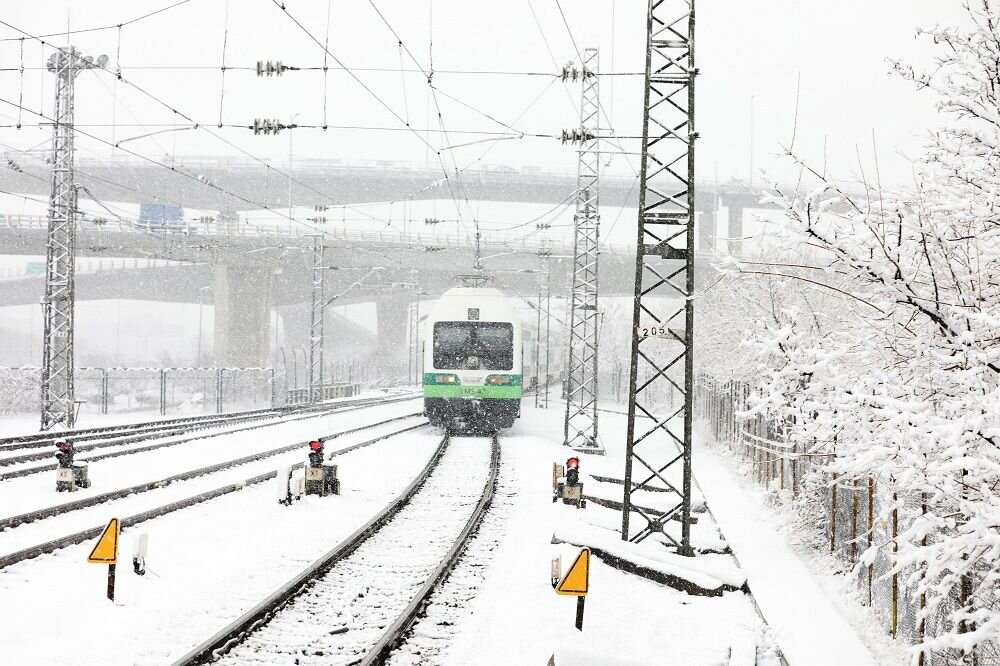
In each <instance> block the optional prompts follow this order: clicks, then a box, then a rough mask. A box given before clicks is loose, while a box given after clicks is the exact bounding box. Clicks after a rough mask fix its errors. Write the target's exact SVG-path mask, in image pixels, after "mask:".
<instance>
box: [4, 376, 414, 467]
mask: <svg viewBox="0 0 1000 666" xmlns="http://www.w3.org/2000/svg"><path fill="white" fill-rule="evenodd" d="M412 395H413V396H417V395H419V394H417V393H413V394H412ZM384 399H385V398H381V397H374V396H367V397H363V398H354V399H352V400H344V401H341V402H337V403H323V404H308V405H302V406H293V407H281V408H276V409H263V410H250V411H245V412H230V413H228V414H207V415H206V414H203V415H199V416H192V417H185V418H177V419H166V420H163V421H144V422H140V423H125V424H120V425H118V426H113V427H107V428H95V429H93V431H92V432H91V431H76V432H78V433H85V434H82V435H77V434H74V433H73V432H71V431H66V432H65V433H62V434H60V435H58V436H53V435H52V434H51V433H43V434H44V435H45V436H44V437H39V438H37V439H34V440H32V441H25V442H21V441H16V442H13V443H6V444H0V453H6V452H8V451H18V450H20V449H39V448H44V447H48V446H52V445H53V444H54V443H55V442H56V441H58V440H60V439H69V440H71V441H73V442H74V444H76V443H77V442H86V441H89V440H93V439H102V438H118V437H121V438H125V437H130V436H133V435H141V434H145V433H149V432H157V433H162V432H164V431H167V430H170V429H171V428H172V427H173V428H178V429H179V430H178V432H185V431H186V430H183V429H184V428H187V430H188V431H189V430H191V429H196V428H190V427H189V426H196V427H198V428H207V427H212V426H213V425H216V424H221V425H224V424H227V423H238V422H242V421H248V420H254V419H258V418H259V419H268V418H275V419H280V418H283V417H286V416H288V415H290V414H307V413H311V412H316V411H323V410H326V409H330V408H331V407H337V406H339V405H345V404H356V403H358V402H362V401H365V400H384ZM0 441H3V440H0ZM105 446H107V445H105ZM93 448H99V447H95V445H94V444H85V445H82V446H76V450H77V451H89V450H91V449H93ZM36 455H39V454H36ZM40 455H43V456H44V455H46V454H40ZM17 458H18V457H8V458H0V465H10V464H13V462H14V461H15V460H16V459H17ZM20 458H25V459H30V458H26V456H20ZM35 459H37V458H35Z"/></svg>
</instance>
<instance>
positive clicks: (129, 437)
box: [0, 398, 384, 467]
mask: <svg viewBox="0 0 1000 666" xmlns="http://www.w3.org/2000/svg"><path fill="white" fill-rule="evenodd" d="M366 401H373V402H374V403H375V404H379V403H381V402H384V400H383V399H380V398H359V399H357V400H355V401H352V402H340V403H337V404H336V405H310V406H309V408H308V409H302V410H288V411H285V412H281V413H277V412H275V413H264V414H250V415H240V416H229V417H222V418H217V419H212V420H210V421H197V422H193V423H189V424H176V425H173V427H167V428H161V427H157V426H147V425H146V424H137V425H138V426H141V427H137V428H136V429H135V430H134V431H132V432H123V433H122V434H121V436H118V435H116V434H112V435H107V434H101V435H90V436H89V438H90V439H98V438H107V437H110V439H106V440H105V439H102V441H99V442H93V443H91V444H83V445H81V446H74V448H75V449H76V452H77V453H83V452H87V451H93V450H94V449H105V448H109V447H112V446H120V445H122V444H131V443H133V442H143V441H146V440H148V439H158V438H162V437H175V436H177V435H184V434H187V433H189V432H196V431H198V430H208V429H210V428H224V427H226V426H229V425H235V424H239V423H246V422H248V421H258V420H263V419H271V418H274V419H285V420H291V419H292V418H295V419H298V418H309V417H310V416H312V415H315V414H317V413H323V412H330V411H336V410H337V408H338V407H340V406H342V405H357V404H365V402H366ZM76 441H79V440H74V442H76ZM41 446H51V443H50V442H49V443H33V444H32V445H31V448H39V447H41ZM17 448H20V447H14V450H16V449H17ZM51 457H52V453H51V452H49V451H43V452H41V453H25V454H22V455H17V456H8V457H5V458H0V467H6V466H9V465H16V464H17V463H22V462H31V461H33V460H45V459H46V458H51Z"/></svg>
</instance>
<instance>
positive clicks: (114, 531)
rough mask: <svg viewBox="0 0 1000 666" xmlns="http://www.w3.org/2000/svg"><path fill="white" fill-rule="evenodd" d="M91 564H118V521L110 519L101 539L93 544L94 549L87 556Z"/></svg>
mask: <svg viewBox="0 0 1000 666" xmlns="http://www.w3.org/2000/svg"><path fill="white" fill-rule="evenodd" d="M87 561H88V562H90V563H91V564H117V563H118V519H117V518H112V519H111V520H109V521H108V526H107V527H105V528H104V531H103V532H101V538H100V539H98V540H97V543H95V544H94V549H93V550H92V551H90V555H88V556H87Z"/></svg>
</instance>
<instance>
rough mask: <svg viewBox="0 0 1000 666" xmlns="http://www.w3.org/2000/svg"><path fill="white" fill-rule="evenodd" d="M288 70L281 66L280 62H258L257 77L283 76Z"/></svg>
mask: <svg viewBox="0 0 1000 666" xmlns="http://www.w3.org/2000/svg"><path fill="white" fill-rule="evenodd" d="M287 69H288V67H286V66H285V65H283V64H281V61H280V60H275V61H273V62H272V61H270V60H258V61H257V76H281V75H282V74H284V73H285V70H287Z"/></svg>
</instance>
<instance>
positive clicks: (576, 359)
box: [563, 49, 604, 454]
mask: <svg viewBox="0 0 1000 666" xmlns="http://www.w3.org/2000/svg"><path fill="white" fill-rule="evenodd" d="M582 57H583V72H582V74H583V79H582V80H583V92H582V95H581V98H580V99H581V103H580V135H579V138H580V143H581V145H580V158H579V171H578V172H577V192H576V214H575V215H574V216H573V221H574V225H573V226H574V228H575V234H574V236H575V240H574V251H573V286H572V289H571V295H570V298H571V306H570V314H569V363H568V365H567V371H568V375H567V385H566V418H565V421H564V428H563V435H564V443H565V444H566V446H569V447H571V448H573V449H575V450H578V451H587V452H591V453H599V454H603V453H604V448H603V447H602V446H601V445H600V444H599V443H598V439H597V322H598V317H599V314H598V310H597V286H598V285H597V258H598V226H599V222H600V219H601V216H600V213H599V211H598V203H599V199H600V197H599V178H598V170H599V168H600V153H599V152H598V130H599V126H600V123H599V119H600V99H599V97H598V85H597V71H598V54H597V49H584V50H583V54H582Z"/></svg>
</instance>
